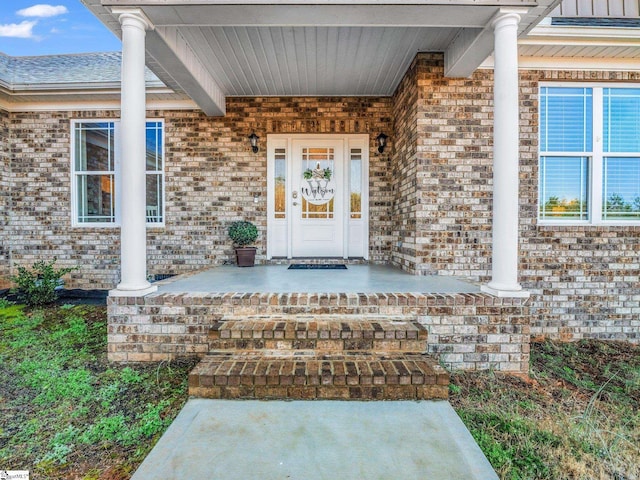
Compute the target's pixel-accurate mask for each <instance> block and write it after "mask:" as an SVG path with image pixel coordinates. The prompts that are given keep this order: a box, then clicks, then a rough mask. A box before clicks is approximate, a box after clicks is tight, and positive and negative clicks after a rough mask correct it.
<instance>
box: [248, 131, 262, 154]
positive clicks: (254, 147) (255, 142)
mask: <svg viewBox="0 0 640 480" xmlns="http://www.w3.org/2000/svg"><path fill="white" fill-rule="evenodd" d="M258 140H260V137H259V136H258V135H256V132H251V135H249V142H250V143H251V150H253V153H258Z"/></svg>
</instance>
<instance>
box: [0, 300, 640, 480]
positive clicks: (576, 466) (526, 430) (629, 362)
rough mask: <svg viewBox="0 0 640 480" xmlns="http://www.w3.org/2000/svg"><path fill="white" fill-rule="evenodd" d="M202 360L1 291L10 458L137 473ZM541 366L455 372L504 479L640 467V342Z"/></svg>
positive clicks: (461, 406) (4, 460)
mask: <svg viewBox="0 0 640 480" xmlns="http://www.w3.org/2000/svg"><path fill="white" fill-rule="evenodd" d="M194 364H195V360H180V361H176V362H172V363H169V362H161V363H156V364H132V365H128V366H122V365H116V364H110V363H108V362H107V360H106V308H105V307H103V306H87V305H78V306H62V307H50V308H46V309H43V310H33V311H29V310H26V309H25V308H24V307H22V306H17V305H11V304H8V303H6V302H4V301H2V300H0V468H2V469H8V470H30V472H31V478H32V479H38V478H46V479H56V478H65V479H67V478H80V479H98V478H100V479H109V480H117V479H127V478H129V477H130V476H131V474H132V472H133V471H134V470H135V468H136V467H137V465H138V464H139V463H140V462H141V461H142V459H143V458H144V457H145V455H146V454H147V453H148V452H149V450H150V449H151V448H152V447H153V445H154V444H155V442H156V441H157V439H158V438H159V436H160V435H161V434H162V432H163V431H164V430H165V429H166V427H167V426H168V425H169V424H170V423H171V421H172V420H173V418H174V417H175V415H176V414H177V413H178V411H179V410H180V408H181V407H182V405H183V404H184V402H185V401H186V399H187V385H186V379H187V373H188V372H189V370H190V369H191V368H192V367H193V365H194ZM531 364H532V366H531V378H530V379H528V380H526V381H525V380H522V379H519V378H518V377H513V376H508V375H499V374H495V373H493V372H483V373H470V372H468V373H459V374H455V375H453V381H452V385H451V403H452V404H453V406H454V408H456V410H457V412H458V414H459V415H460V416H461V417H462V419H463V420H464V422H465V423H466V424H467V426H468V427H469V429H470V430H471V432H472V434H473V435H474V437H475V438H476V440H477V441H478V443H479V444H480V446H481V448H482V449H483V451H484V452H485V454H486V455H487V457H488V458H489V460H490V461H491V463H492V465H493V466H494V468H495V469H496V471H497V472H498V473H499V475H500V477H501V478H503V479H538V478H540V479H542V478H544V479H565V478H566V479H600V478H602V479H615V480H633V479H635V480H638V479H640V470H639V465H640V449H639V445H640V347H638V346H632V345H630V344H623V343H605V342H595V341H589V342H578V343H572V344H560V343H554V342H545V343H541V344H534V345H533V349H532V362H531Z"/></svg>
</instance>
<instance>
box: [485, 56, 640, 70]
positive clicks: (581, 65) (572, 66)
mask: <svg viewBox="0 0 640 480" xmlns="http://www.w3.org/2000/svg"><path fill="white" fill-rule="evenodd" d="M478 68H479V69H493V56H491V57H489V58H487V59H486V60H485V61H484V62H482V64H481V65H480V66H479V67H478ZM518 69H519V70H589V71H607V72H608V71H616V70H620V71H634V72H637V71H640V62H639V61H638V59H637V58H586V57H519V58H518Z"/></svg>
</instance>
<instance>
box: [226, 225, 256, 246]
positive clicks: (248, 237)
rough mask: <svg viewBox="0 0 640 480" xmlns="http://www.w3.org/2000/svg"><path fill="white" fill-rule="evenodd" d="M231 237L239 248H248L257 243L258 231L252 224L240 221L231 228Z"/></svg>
mask: <svg viewBox="0 0 640 480" xmlns="http://www.w3.org/2000/svg"><path fill="white" fill-rule="evenodd" d="M229 236H230V237H231V240H233V243H235V244H236V245H238V246H239V247H246V246H247V245H251V244H252V243H253V242H255V241H256V239H257V238H258V229H257V228H256V226H255V225H254V224H253V223H251V222H247V221H243V220H239V221H237V222H233V223H232V224H231V225H230V226H229Z"/></svg>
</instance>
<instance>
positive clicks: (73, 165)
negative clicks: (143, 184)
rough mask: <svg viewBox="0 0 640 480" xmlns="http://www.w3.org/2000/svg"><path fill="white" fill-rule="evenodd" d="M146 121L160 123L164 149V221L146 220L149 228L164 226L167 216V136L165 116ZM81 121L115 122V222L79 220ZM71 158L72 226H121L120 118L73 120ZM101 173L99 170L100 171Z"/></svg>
mask: <svg viewBox="0 0 640 480" xmlns="http://www.w3.org/2000/svg"><path fill="white" fill-rule="evenodd" d="M146 122H155V123H160V124H161V128H162V151H161V152H160V153H161V155H162V222H146V226H147V228H164V226H165V220H166V217H167V214H166V211H167V207H166V188H165V177H166V156H165V152H166V137H165V122H164V119H163V118H147V119H145V123H146ZM79 123H113V124H114V125H113V135H114V147H113V148H114V154H115V158H114V169H113V172H114V177H115V179H114V182H115V186H114V188H115V195H114V202H115V212H114V221H113V222H79V221H78V203H77V199H78V187H77V184H76V150H75V145H76V125H77V124H79ZM70 152H71V153H70V158H71V177H70V178H71V183H70V185H71V226H72V227H73V228H120V219H121V205H122V199H121V196H120V192H121V178H122V170H121V157H122V149H121V144H120V119H119V118H101V119H94V118H91V119H82V118H76V119H72V120H71V135H70ZM155 172H156V171H155V170H154V171H152V172H150V173H155ZM98 173H99V172H98ZM147 173H149V171H148V170H146V166H145V175H147Z"/></svg>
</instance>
